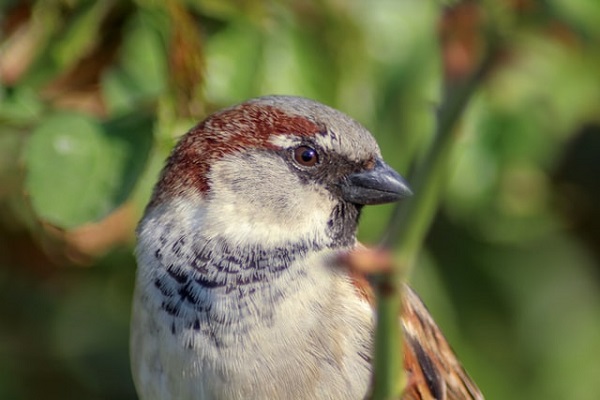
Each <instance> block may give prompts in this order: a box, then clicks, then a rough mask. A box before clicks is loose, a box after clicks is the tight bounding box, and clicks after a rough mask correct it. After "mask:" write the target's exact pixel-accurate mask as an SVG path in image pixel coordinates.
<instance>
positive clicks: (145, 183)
mask: <svg viewBox="0 0 600 400" xmlns="http://www.w3.org/2000/svg"><path fill="white" fill-rule="evenodd" d="M0 35H1V36H0V360H1V361H0V398H2V399H42V398H43V399H134V398H135V392H134V389H133V386H132V383H131V378H130V373H129V364H128V363H129V361H128V323H129V313H130V300H131V294H132V287H133V278H134V273H135V259H134V255H133V247H134V241H135V238H134V229H135V225H136V222H137V220H138V219H139V218H140V216H141V213H142V212H143V208H144V206H145V203H146V202H147V200H148V197H149V194H150V191H151V188H152V185H153V184H154V182H155V180H156V178H157V174H158V173H159V171H160V168H161V166H162V163H163V161H164V159H165V158H166V156H167V155H168V152H169V150H170V149H171V147H172V146H173V144H174V143H175V141H176V139H177V137H178V136H180V135H182V134H183V133H185V132H186V131H187V129H189V128H190V127H191V126H192V125H193V124H194V123H195V122H197V121H198V120H200V119H202V118H204V117H205V116H206V115H207V114H208V113H210V112H212V111H214V110H216V109H218V108H221V107H223V106H227V105H231V104H233V103H236V102H240V101H243V100H244V99H247V98H250V97H255V96H258V95H264V94H272V93H279V94H295V95H301V96H305V97H311V98H314V99H316V100H319V101H321V102H324V103H326V104H329V105H331V106H334V107H336V108H338V109H341V110H342V111H345V112H346V113H348V114H350V115H351V116H353V117H354V118H355V119H357V120H359V121H360V122H362V123H363V124H364V125H365V126H366V127H367V128H369V129H370V130H371V131H372V132H373V133H374V135H375V136H376V137H377V139H378V141H379V143H380V145H381V148H382V152H383V154H384V157H385V158H386V159H387V161H388V162H389V163H390V164H391V165H393V166H394V167H395V168H396V169H397V170H399V171H401V172H402V173H403V174H404V175H405V176H409V177H410V175H411V171H413V170H414V166H415V164H416V163H417V161H418V160H419V158H420V157H421V156H422V155H423V153H424V151H425V149H426V148H427V146H428V145H429V144H430V143H431V139H432V135H433V132H434V128H435V115H436V110H437V109H438V107H439V105H440V101H441V99H442V98H443V96H442V93H443V90H442V88H443V87H446V88H448V89H449V90H452V88H453V87H456V86H457V85H459V84H460V82H462V81H464V79H465V77H467V76H469V75H470V74H471V73H472V72H473V71H474V70H475V69H476V68H477V65H479V64H480V63H481V62H482V60H483V59H484V58H486V57H487V59H489V60H491V61H490V66H489V68H488V70H487V73H486V74H485V75H483V76H481V77H480V78H479V79H478V80H477V81H476V82H475V83H476V85H477V86H476V87H475V91H474V93H473V95H472V96H471V98H470V101H469V103H468V106H467V108H466V109H465V110H464V112H463V113H462V116H461V119H460V122H459V124H458V127H457V129H456V130H455V134H456V138H457V143H456V145H455V148H454V151H453V153H452V154H453V155H452V163H451V164H452V165H451V168H449V170H448V177H447V185H446V189H445V191H444V194H443V198H442V202H441V207H440V209H439V211H438V213H437V215H436V218H435V221H434V223H433V226H432V228H431V230H430V232H429V234H428V236H427V239H426V243H425V247H424V249H423V251H422V253H421V255H420V257H419V261H418V265H417V266H416V268H415V270H414V272H413V274H412V276H411V277H410V281H411V282H412V285H413V286H415V287H416V289H417V291H418V292H419V293H420V294H421V295H422V297H423V298H424V300H425V302H426V303H427V304H428V306H429V308H430V310H431V312H432V314H433V315H434V317H435V318H436V320H437V321H438V323H439V325H440V326H441V328H442V330H443V331H444V332H445V334H446V336H447V337H448V339H449V341H450V342H451V343H452V345H453V347H454V348H455V350H456V351H457V353H458V354H459V357H460V358H461V360H462V361H463V363H464V365H465V367H466V368H467V370H468V371H469V373H470V374H471V376H472V377H473V378H474V379H475V381H476V382H477V383H478V384H479V386H480V387H481V389H482V390H483V392H484V393H485V394H486V397H487V398H488V399H582V400H583V399H590V400H591V399H598V398H600V379H599V377H600V360H599V355H600V206H599V205H598V204H599V202H600V2H598V1H596V0H546V1H534V0H498V1H472V2H469V1H463V2H460V1H433V0H430V1H424V0H377V1H371V2H366V1H359V0H352V1H341V0H302V1H283V0H282V1H275V0H272V1H258V0H256V1H242V0H197V1H192V0H189V1H185V0H167V1H158V0H155V1H153V0H137V1H132V0H105V1H91V0H53V1H45V0H39V1H17V0H2V1H1V2H0ZM391 210H392V208H391V207H389V206H380V207H371V208H370V209H367V210H366V211H365V215H364V217H363V219H362V223H361V226H360V232H359V233H360V239H361V240H362V241H364V242H367V243H376V242H377V241H378V240H379V238H380V236H381V233H382V231H383V230H384V228H385V226H386V223H387V221H388V220H389V216H390V212H391Z"/></svg>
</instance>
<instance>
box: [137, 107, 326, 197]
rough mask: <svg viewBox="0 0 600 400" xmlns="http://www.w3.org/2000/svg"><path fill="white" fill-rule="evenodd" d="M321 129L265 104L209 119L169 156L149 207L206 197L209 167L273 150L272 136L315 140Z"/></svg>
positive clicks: (228, 111) (305, 119) (305, 120)
mask: <svg viewBox="0 0 600 400" xmlns="http://www.w3.org/2000/svg"><path fill="white" fill-rule="evenodd" d="M321 129H322V127H320V126H319V125H318V124H317V123H315V122H312V121H310V120H308V119H307V118H305V117H301V116H296V115H291V114H288V113H286V112H284V111H282V110H281V109H279V108H277V107H273V106H267V105H264V104H261V105H255V104H252V103H246V104H241V105H238V106H235V107H233V108H229V109H226V110H223V111H221V112H218V113H216V114H213V115H211V116H209V117H208V118H207V119H205V120H204V121H202V122H201V123H199V124H198V125H196V126H195V127H194V128H192V129H191V130H190V131H189V132H188V133H186V134H185V136H184V137H183V138H182V139H181V141H180V142H179V144H178V145H177V146H176V147H175V149H174V150H173V152H172V153H171V155H170V157H169V159H168V160H167V164H166V166H165V168H164V169H163V172H162V175H161V178H160V181H159V183H158V185H157V186H156V188H155V190H154V194H153V197H152V201H151V202H150V204H149V207H152V206H154V205H156V204H158V203H161V202H162V201H163V199H166V198H173V197H174V196H178V195H184V194H188V193H190V191H196V192H199V193H207V192H208V189H209V187H208V186H209V185H208V178H207V176H208V172H209V171H210V166H211V165H212V164H213V163H214V162H215V161H217V160H218V159H220V158H222V157H223V156H225V155H227V154H232V153H235V152H236V151H240V150H242V149H248V148H256V147H264V148H275V147H274V146H273V144H271V143H270V142H269V138H270V137H271V136H273V135H283V134H286V135H287V134H290V133H292V134H294V135H297V136H314V135H316V134H317V133H318V132H320V131H321Z"/></svg>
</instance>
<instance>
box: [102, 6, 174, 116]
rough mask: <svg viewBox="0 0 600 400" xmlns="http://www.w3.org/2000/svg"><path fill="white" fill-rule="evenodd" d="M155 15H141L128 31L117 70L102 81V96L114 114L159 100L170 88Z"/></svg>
mask: <svg viewBox="0 0 600 400" xmlns="http://www.w3.org/2000/svg"><path fill="white" fill-rule="evenodd" d="M151 17H152V15H145V14H144V13H140V14H139V15H137V16H136V17H134V18H133V19H132V21H131V22H130V24H129V25H128V26H127V29H126V31H125V38H124V41H123V45H122V48H121V50H120V52H119V61H118V64H117V66H116V67H114V68H111V69H110V70H109V71H108V72H107V73H106V74H105V75H104V76H103V77H102V92H103V95H104V98H105V99H106V103H107V107H108V109H109V112H110V113H113V112H115V111H120V112H124V111H127V110H133V109H135V108H136V107H137V106H138V105H139V104H140V102H145V101H149V100H150V101H151V100H155V99H156V98H157V97H158V96H159V95H160V94H161V93H162V92H163V91H164V90H165V88H166V87H167V77H168V68H167V61H166V54H165V45H164V44H163V42H162V39H161V36H160V32H159V31H158V28H157V27H156V26H155V25H156V23H155V22H154V21H153V20H152V18H151Z"/></svg>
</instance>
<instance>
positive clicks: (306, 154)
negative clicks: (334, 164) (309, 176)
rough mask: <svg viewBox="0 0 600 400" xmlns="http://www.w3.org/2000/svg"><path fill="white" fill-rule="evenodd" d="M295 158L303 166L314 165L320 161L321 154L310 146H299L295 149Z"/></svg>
mask: <svg viewBox="0 0 600 400" xmlns="http://www.w3.org/2000/svg"><path fill="white" fill-rule="evenodd" d="M294 160H296V162H297V163H298V164H300V165H302V166H305V167H312V166H314V165H315V164H316V163H318V162H319V154H318V153H317V151H316V150H315V149H313V148H312V147H308V146H299V147H296V149H295V150H294Z"/></svg>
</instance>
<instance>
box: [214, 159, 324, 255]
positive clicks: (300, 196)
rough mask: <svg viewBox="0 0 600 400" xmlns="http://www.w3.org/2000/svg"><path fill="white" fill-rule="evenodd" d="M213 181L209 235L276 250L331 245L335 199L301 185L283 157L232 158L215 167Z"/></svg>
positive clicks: (319, 190) (318, 188) (313, 188)
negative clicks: (289, 244)
mask: <svg viewBox="0 0 600 400" xmlns="http://www.w3.org/2000/svg"><path fill="white" fill-rule="evenodd" d="M209 177H210V182H211V194H210V197H209V200H208V201H207V204H206V219H205V223H204V226H203V229H204V230H205V232H207V233H208V232H215V233H217V232H218V233H223V234H225V235H227V237H230V238H232V239H233V240H235V242H236V243H239V244H250V243H261V244H262V245H267V246H269V245H271V246H274V247H275V246H281V245H283V244H285V243H286V242H289V241H296V240H309V241H313V240H317V241H320V242H321V243H326V242H327V241H328V240H329V236H328V225H327V223H328V221H329V218H330V216H331V213H332V210H333V208H334V201H333V199H332V198H331V196H330V194H329V193H328V192H327V190H326V189H324V188H322V187H320V186H318V185H317V184H305V183H302V182H301V181H300V179H299V178H298V177H297V176H296V174H294V173H292V172H291V171H290V170H289V167H288V166H287V165H286V164H285V163H284V162H283V160H281V159H280V158H279V156H273V157H267V156H265V154H262V155H260V156H256V157H255V156H253V155H248V154H246V155H229V156H226V157H224V158H222V159H221V160H220V161H219V162H218V163H215V165H213V168H212V169H211V172H210V176H209Z"/></svg>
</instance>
